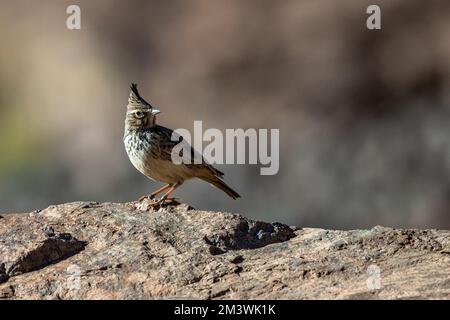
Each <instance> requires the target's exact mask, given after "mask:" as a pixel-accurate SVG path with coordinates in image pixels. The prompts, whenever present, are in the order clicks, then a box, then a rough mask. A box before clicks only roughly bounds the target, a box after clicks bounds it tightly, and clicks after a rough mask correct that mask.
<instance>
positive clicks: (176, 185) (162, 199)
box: [156, 183, 181, 205]
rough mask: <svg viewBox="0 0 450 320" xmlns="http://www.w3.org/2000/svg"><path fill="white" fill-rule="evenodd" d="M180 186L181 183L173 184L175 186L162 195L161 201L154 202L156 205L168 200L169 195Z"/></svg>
mask: <svg viewBox="0 0 450 320" xmlns="http://www.w3.org/2000/svg"><path fill="white" fill-rule="evenodd" d="M180 185H181V183H175V184H174V185H173V186H172V187H171V188H170V190H169V191H167V192H166V194H165V195H163V196H162V197H161V199H159V200H158V201H157V202H156V204H158V205H161V204H162V203H164V202H165V201H166V200H168V199H169V195H170V194H171V193H172V192H174V191H175V190H176V189H177V188H178V187H179V186H180ZM170 199H172V198H170Z"/></svg>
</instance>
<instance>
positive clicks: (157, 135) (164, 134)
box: [152, 125, 223, 177]
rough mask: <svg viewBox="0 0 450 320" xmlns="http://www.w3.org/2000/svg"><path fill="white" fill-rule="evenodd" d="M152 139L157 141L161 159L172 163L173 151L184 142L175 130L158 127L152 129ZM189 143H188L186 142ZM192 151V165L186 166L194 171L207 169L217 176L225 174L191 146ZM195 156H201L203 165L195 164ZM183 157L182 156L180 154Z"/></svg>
mask: <svg viewBox="0 0 450 320" xmlns="http://www.w3.org/2000/svg"><path fill="white" fill-rule="evenodd" d="M152 139H155V140H157V143H156V145H157V146H158V147H159V152H158V153H159V157H160V159H163V160H167V161H172V150H173V148H174V147H175V146H176V145H177V144H179V143H181V142H182V141H183V137H182V136H180V135H179V134H177V133H176V132H174V131H173V130H171V129H169V128H166V127H163V126H159V125H156V126H154V127H153V128H152ZM186 143H187V142H186ZM189 148H190V151H191V161H192V163H191V164H184V165H186V166H188V167H190V168H193V169H204V168H207V169H209V170H210V171H211V173H212V174H214V175H215V176H219V177H221V176H223V172H221V171H219V170H217V169H216V168H214V167H213V166H212V165H210V164H209V163H208V162H207V161H206V160H205V159H204V158H203V156H202V155H199V153H198V152H197V151H196V150H195V149H194V148H192V147H191V146H190V145H189ZM195 155H197V156H200V157H201V159H202V163H200V164H194V163H193V162H194V159H195ZM180 156H182V154H180Z"/></svg>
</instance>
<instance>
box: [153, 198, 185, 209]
mask: <svg viewBox="0 0 450 320" xmlns="http://www.w3.org/2000/svg"><path fill="white" fill-rule="evenodd" d="M179 204H181V203H180V201H179V199H178V198H164V197H162V198H161V199H159V200H158V201H156V202H155V205H156V206H157V207H167V206H177V205H179Z"/></svg>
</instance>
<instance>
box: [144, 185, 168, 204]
mask: <svg viewBox="0 0 450 320" xmlns="http://www.w3.org/2000/svg"><path fill="white" fill-rule="evenodd" d="M171 186H172V185H171V184H170V183H168V184H167V185H165V186H164V187H162V188H159V189H158V190H156V191H153V192H152V193H150V194H149V195H146V196H142V197H140V198H139V201H142V200H144V199H146V198H148V199H153V198H154V197H155V196H157V195H158V194H160V193H161V192H163V191H164V190H167V189H169V188H170V187H171Z"/></svg>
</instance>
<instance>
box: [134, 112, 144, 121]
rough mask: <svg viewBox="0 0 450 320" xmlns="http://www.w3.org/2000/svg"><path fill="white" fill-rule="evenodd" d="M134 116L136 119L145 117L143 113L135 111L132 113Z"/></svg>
mask: <svg viewBox="0 0 450 320" xmlns="http://www.w3.org/2000/svg"><path fill="white" fill-rule="evenodd" d="M134 115H135V116H136V118H138V119H142V118H143V117H144V116H145V113H144V112H142V111H136V112H135V113H134Z"/></svg>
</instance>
